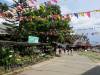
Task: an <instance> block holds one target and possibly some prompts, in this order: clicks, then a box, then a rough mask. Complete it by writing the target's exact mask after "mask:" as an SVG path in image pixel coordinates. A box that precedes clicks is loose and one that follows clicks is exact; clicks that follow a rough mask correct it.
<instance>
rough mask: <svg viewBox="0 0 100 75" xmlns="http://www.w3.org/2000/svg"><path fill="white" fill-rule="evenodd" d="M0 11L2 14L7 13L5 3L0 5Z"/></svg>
mask: <svg viewBox="0 0 100 75" xmlns="http://www.w3.org/2000/svg"><path fill="white" fill-rule="evenodd" d="M0 9H1V11H3V12H4V11H7V10H8V5H7V4H6V3H4V4H2V3H0Z"/></svg>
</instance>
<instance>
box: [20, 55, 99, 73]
mask: <svg viewBox="0 0 100 75" xmlns="http://www.w3.org/2000/svg"><path fill="white" fill-rule="evenodd" d="M18 75H100V66H99V65H96V63H93V62H92V61H91V60H89V59H88V58H87V57H83V56H79V55H77V54H74V55H73V56H71V55H67V54H66V55H63V56H62V57H58V58H54V59H51V60H50V61H46V62H43V63H40V64H37V65H33V66H31V69H29V70H26V71H24V72H22V73H20V74H18Z"/></svg>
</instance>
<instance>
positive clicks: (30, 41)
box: [28, 36, 39, 43]
mask: <svg viewBox="0 0 100 75" xmlns="http://www.w3.org/2000/svg"><path fill="white" fill-rule="evenodd" d="M38 42H39V37H34V36H29V37H28V43H38Z"/></svg>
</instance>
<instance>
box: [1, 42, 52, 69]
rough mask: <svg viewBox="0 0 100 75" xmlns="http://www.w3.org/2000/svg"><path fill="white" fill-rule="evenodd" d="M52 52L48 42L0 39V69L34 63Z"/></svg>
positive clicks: (47, 56)
mask: <svg viewBox="0 0 100 75" xmlns="http://www.w3.org/2000/svg"><path fill="white" fill-rule="evenodd" d="M53 54H54V48H53V47H52V46H51V45H50V44H48V43H37V44H36V43H33V44H29V43H27V42H13V41H0V69H1V70H5V71H6V70H10V69H11V70H12V69H16V68H19V67H23V66H27V65H31V64H35V63H37V62H40V61H43V60H45V59H48V58H49V57H50V56H52V55H53Z"/></svg>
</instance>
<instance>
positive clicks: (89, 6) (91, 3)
mask: <svg viewBox="0 0 100 75" xmlns="http://www.w3.org/2000/svg"><path fill="white" fill-rule="evenodd" d="M38 1H39V2H42V3H43V2H44V1H48V0H38ZM0 2H6V3H8V4H12V2H13V1H12V0H0ZM58 4H59V5H60V6H61V9H62V10H64V11H65V12H64V13H67V12H66V11H68V12H69V11H70V12H79V11H88V10H94V9H100V0H59V2H58Z"/></svg>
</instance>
